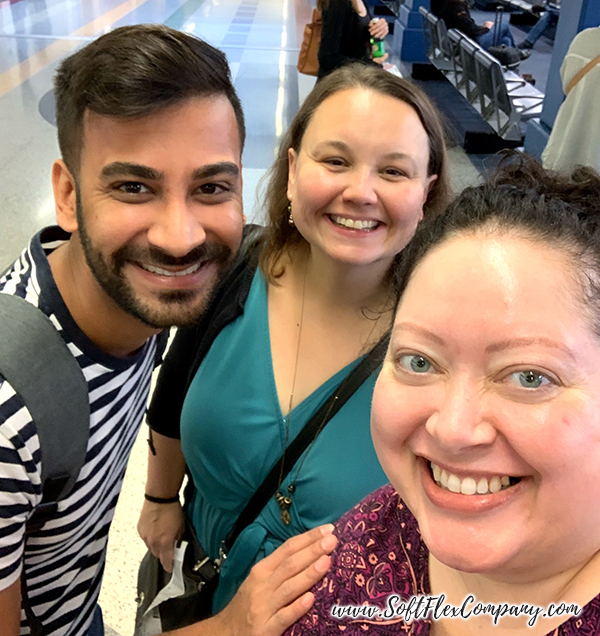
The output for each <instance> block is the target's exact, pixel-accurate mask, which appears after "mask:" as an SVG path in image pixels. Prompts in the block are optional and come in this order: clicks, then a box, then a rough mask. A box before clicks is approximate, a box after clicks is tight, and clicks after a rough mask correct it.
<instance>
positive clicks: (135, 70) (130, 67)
mask: <svg viewBox="0 0 600 636" xmlns="http://www.w3.org/2000/svg"><path fill="white" fill-rule="evenodd" d="M54 93H55V98H56V125H57V127H58V143H59V146H60V150H61V154H62V157H63V159H64V161H65V163H66V164H67V167H68V168H69V170H70V171H71V172H72V173H73V174H75V175H76V174H77V173H78V171H79V160H80V154H81V148H82V144H83V118H84V114H85V112H86V111H87V110H89V111H92V112H94V113H97V114H99V115H105V116H107V117H115V118H121V119H136V118H138V117H145V116H147V115H151V114H153V113H155V112H157V111H159V110H161V109H162V108H165V107H167V106H171V105H173V104H176V103H178V102H180V101H182V100H185V99H187V98H189V97H211V96H217V95H223V96H225V97H226V98H227V99H228V100H229V102H230V103H231V106H232V107H233V111H234V113H235V117H236V120H237V125H238V130H239V135H240V146H241V147H243V145H244V138H245V126H244V114H243V112H242V107H241V104H240V100H239V99H238V96H237V94H236V92H235V89H234V88H233V84H232V83H231V74H230V71H229V65H228V64H227V58H226V57H225V55H224V54H223V53H222V52H221V51H219V50H217V49H215V48H214V47H212V46H211V45H210V44H208V43H206V42H204V41H202V40H200V39H198V38H196V37H193V36H191V35H188V34H186V33H181V32H180V31H175V30H174V29H170V28H169V27H166V26H163V25H159V24H136V25H133V26H124V27H120V28H118V29H115V30H114V31H111V32H109V33H107V34H106V35H103V36H101V37H99V38H98V39H97V40H95V41H94V42H91V43H90V44H88V45H87V46H85V47H84V48H83V49H81V50H80V51H77V52H76V53H74V54H73V55H70V56H69V57H67V58H66V59H65V60H64V61H63V62H62V63H61V64H60V66H59V67H58V71H57V73H56V77H55V80H54Z"/></svg>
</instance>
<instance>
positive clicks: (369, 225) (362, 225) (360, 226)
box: [331, 214, 379, 230]
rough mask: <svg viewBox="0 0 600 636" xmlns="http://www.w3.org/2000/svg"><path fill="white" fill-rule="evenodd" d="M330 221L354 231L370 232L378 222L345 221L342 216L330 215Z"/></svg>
mask: <svg viewBox="0 0 600 636" xmlns="http://www.w3.org/2000/svg"><path fill="white" fill-rule="evenodd" d="M331 220H332V221H333V222H334V223H336V224H337V225H342V226H343V227H350V228H352V229H354V230H372V229H374V228H376V227H377V226H378V225H379V221H355V220H353V219H347V218H345V217H343V216H336V215H334V214H332V215H331Z"/></svg>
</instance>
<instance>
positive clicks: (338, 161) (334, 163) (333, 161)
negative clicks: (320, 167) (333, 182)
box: [325, 157, 346, 168]
mask: <svg viewBox="0 0 600 636" xmlns="http://www.w3.org/2000/svg"><path fill="white" fill-rule="evenodd" d="M325 163H326V164H327V165H329V166H334V167H335V168H341V167H342V166H345V165H346V162H345V161H344V160H343V159H339V158H338V157H332V158H331V159H325Z"/></svg>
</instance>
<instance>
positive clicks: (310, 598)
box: [301, 592, 315, 609]
mask: <svg viewBox="0 0 600 636" xmlns="http://www.w3.org/2000/svg"><path fill="white" fill-rule="evenodd" d="M314 602H315V595H314V594H313V593H312V592H307V593H306V594H305V595H304V596H303V597H302V600H301V603H302V606H303V607H306V609H308V608H309V607H310V606H311V605H312V604H313V603H314Z"/></svg>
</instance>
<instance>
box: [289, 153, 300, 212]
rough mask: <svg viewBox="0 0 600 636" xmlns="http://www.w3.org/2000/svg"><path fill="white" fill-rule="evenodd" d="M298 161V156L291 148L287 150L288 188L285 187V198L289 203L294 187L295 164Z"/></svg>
mask: <svg viewBox="0 0 600 636" xmlns="http://www.w3.org/2000/svg"><path fill="white" fill-rule="evenodd" d="M297 160H298V155H297V154H296V151H295V150H294V149H293V148H290V149H289V150H288V187H287V198H288V199H289V200H290V201H291V200H292V196H293V192H294V186H295V185H296V162H297Z"/></svg>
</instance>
